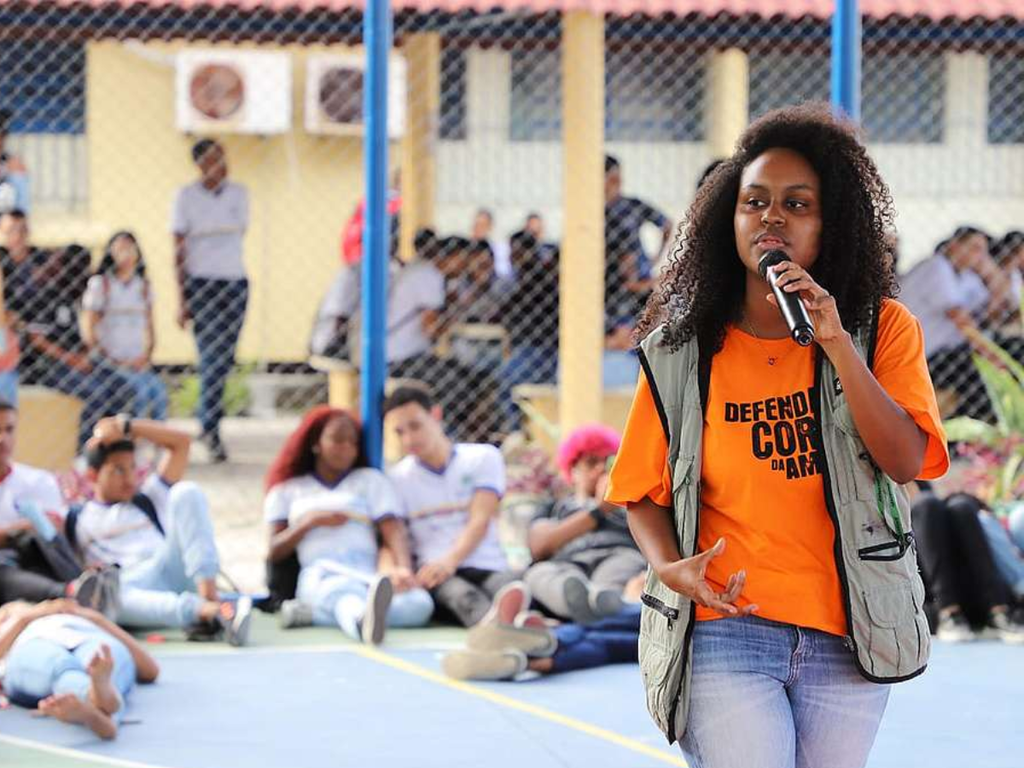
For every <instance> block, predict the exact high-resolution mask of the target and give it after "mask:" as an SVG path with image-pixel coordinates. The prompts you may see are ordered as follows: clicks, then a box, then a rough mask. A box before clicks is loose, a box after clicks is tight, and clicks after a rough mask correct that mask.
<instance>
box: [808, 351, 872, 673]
mask: <svg viewBox="0 0 1024 768" xmlns="http://www.w3.org/2000/svg"><path fill="white" fill-rule="evenodd" d="M821 367H822V352H821V349H820V348H819V349H818V350H817V354H816V355H815V360H814V394H813V396H812V397H811V407H812V408H813V409H814V422H815V429H816V432H817V434H816V438H817V441H818V457H819V458H820V460H821V479H822V490H823V491H824V493H825V508H826V509H828V516H829V517H830V518H831V519H832V528H833V531H834V532H835V539H834V541H833V543H832V556H833V559H834V560H835V563H836V572H837V573H838V575H839V586H840V587H841V588H842V591H843V604H844V607H845V609H846V611H845V613H846V634H845V635H844V636H843V644H844V645H845V646H846V647H847V648H848V649H849V650H850V653H852V654H853V660H854V663H855V664H856V665H857V669H859V670H860V671H861V673H864V672H865V671H866V670H865V669H864V667H863V666H862V665H861V663H860V659H859V658H858V656H857V643H856V641H855V640H854V639H853V619H852V613H853V603H852V601H851V600H850V580H849V577H848V576H847V575H846V560H844V559H843V531H842V526H840V524H839V513H838V512H836V500H835V498H834V497H833V496H832V473H831V471H830V470H829V466H828V454H826V452H825V437H824V435H823V433H822V430H821V408H822V405H823V397H822V395H821V391H822V390H821Z"/></svg>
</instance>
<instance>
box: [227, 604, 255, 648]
mask: <svg viewBox="0 0 1024 768" xmlns="http://www.w3.org/2000/svg"><path fill="white" fill-rule="evenodd" d="M222 622H223V624H224V634H225V636H226V639H227V641H228V644H229V645H233V646H234V647H235V648H241V647H242V646H243V645H247V644H248V643H249V628H250V626H251V625H252V598H251V597H249V596H248V595H242V596H241V597H240V598H238V601H237V602H236V603H235V610H234V613H233V614H232V615H231V620H230V621H228V620H227V619H222Z"/></svg>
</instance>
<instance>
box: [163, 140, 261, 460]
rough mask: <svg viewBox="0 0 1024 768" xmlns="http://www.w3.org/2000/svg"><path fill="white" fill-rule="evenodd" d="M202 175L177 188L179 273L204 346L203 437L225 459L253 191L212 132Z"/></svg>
mask: <svg viewBox="0 0 1024 768" xmlns="http://www.w3.org/2000/svg"><path fill="white" fill-rule="evenodd" d="M192 159H193V160H194V161H195V163H196V165H197V166H199V170H200V178H199V180H198V181H196V182H193V183H192V184H189V185H187V186H185V187H182V188H181V189H180V190H179V191H178V196H177V198H176V199H175V201H174V212H173V215H172V224H171V231H172V233H173V235H174V264H175V271H176V274H177V277H178V288H179V294H180V295H179V310H178V325H179V326H180V327H181V328H182V329H184V328H186V327H187V326H188V325H189V323H191V324H192V326H193V328H192V330H193V333H194V334H195V338H196V347H197V348H198V350H199V379H200V404H199V421H200V424H201V425H202V430H203V431H202V439H203V440H204V442H205V443H206V445H207V447H208V448H209V450H210V456H211V458H212V459H213V460H214V461H226V460H227V452H226V451H225V450H224V444H223V441H222V440H221V435H220V422H221V419H222V418H223V417H224V403H223V400H224V386H225V384H226V382H227V377H228V374H229V373H230V372H231V368H232V366H233V365H234V363H235V349H236V348H237V346H238V337H239V335H240V334H241V332H242V323H243V321H244V320H245V309H246V305H247V303H248V300H249V281H248V279H247V278H246V271H245V263H244V261H243V259H242V243H243V240H244V239H245V232H246V230H247V229H248V228H249V193H248V192H247V191H246V189H245V187H243V186H241V185H240V184H236V183H234V182H232V181H229V180H228V164H227V158H226V157H225V154H224V148H223V147H222V146H221V145H220V144H218V143H217V142H215V141H213V140H212V139H203V140H202V141H199V142H197V143H196V145H195V146H194V147H192Z"/></svg>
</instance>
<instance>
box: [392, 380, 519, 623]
mask: <svg viewBox="0 0 1024 768" xmlns="http://www.w3.org/2000/svg"><path fill="white" fill-rule="evenodd" d="M384 414H385V416H386V417H387V419H388V421H389V422H390V424H391V427H392V428H393V429H394V430H395V433H396V434H397V435H398V439H399V441H400V442H401V445H402V450H403V451H404V452H405V453H406V454H407V455H406V456H405V458H404V459H402V460H401V461H399V462H398V463H397V464H396V465H395V466H394V467H392V468H391V470H390V471H389V472H388V476H389V477H390V478H391V480H392V481H393V482H394V484H395V488H396V489H397V490H398V493H399V496H400V497H401V499H402V502H403V503H404V506H405V510H406V513H407V514H408V517H409V532H410V534H411V536H412V544H413V554H414V556H415V559H416V565H417V568H418V570H417V571H416V581H417V583H418V584H419V585H420V586H421V587H423V588H425V589H427V590H430V594H431V595H432V596H433V598H434V602H435V603H436V604H437V606H438V608H440V609H442V610H443V611H444V612H445V613H446V614H448V616H449V617H454V619H455V620H456V621H458V622H459V623H460V624H462V625H463V626H465V627H471V626H473V625H474V624H476V623H477V622H478V621H480V619H482V618H483V616H484V614H486V613H487V610H488V608H489V607H490V605H491V600H492V598H493V597H494V596H495V595H496V594H497V593H498V590H500V589H501V588H502V587H503V586H505V585H506V584H508V583H509V582H511V581H512V580H514V579H515V575H514V574H512V573H510V572H508V563H507V561H506V559H505V553H504V552H503V551H502V549H501V545H500V543H499V541H498V531H497V526H496V524H495V518H496V517H497V514H498V502H499V500H500V499H501V496H502V494H503V493H504V492H505V460H504V459H503V458H502V456H501V452H500V451H499V450H498V449H497V448H495V447H494V446H493V445H484V444H478V443H457V444H453V443H452V441H451V440H449V439H448V437H447V435H445V432H444V427H443V425H442V423H441V409H440V407H439V406H438V405H437V404H436V403H435V402H434V400H433V398H432V397H431V395H430V393H429V392H428V391H427V389H426V388H425V387H423V386H404V387H399V388H398V389H396V390H395V391H394V392H393V393H392V394H391V396H390V397H388V398H387V400H386V402H385V403H384Z"/></svg>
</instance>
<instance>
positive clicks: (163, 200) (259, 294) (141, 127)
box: [86, 41, 395, 363]
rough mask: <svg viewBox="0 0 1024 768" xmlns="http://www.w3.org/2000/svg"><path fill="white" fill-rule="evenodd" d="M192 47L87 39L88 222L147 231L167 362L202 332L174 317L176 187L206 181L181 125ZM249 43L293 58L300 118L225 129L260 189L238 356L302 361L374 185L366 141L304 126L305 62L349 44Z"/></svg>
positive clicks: (228, 144) (238, 176) (235, 168)
mask: <svg viewBox="0 0 1024 768" xmlns="http://www.w3.org/2000/svg"><path fill="white" fill-rule="evenodd" d="M182 47H183V44H181V43H172V44H165V43H151V44H150V43H147V44H145V45H142V44H138V45H137V44H134V43H130V44H125V43H121V42H116V41H102V42H92V43H89V44H88V46H87V88H88V91H87V109H88V114H87V125H86V128H87V140H88V156H89V204H90V211H89V219H90V221H89V228H90V231H92V230H103V231H106V232H113V231H114V230H116V229H120V228H126V229H131V230H133V231H135V233H136V234H137V235H138V237H139V238H140V241H141V244H142V248H143V251H144V254H145V256H146V260H147V264H148V268H149V271H150V274H151V276H152V279H153V287H154V291H155V295H156V321H157V339H158V345H157V350H156V358H157V361H158V362H165V363H166V362H184V361H191V360H193V359H194V357H195V350H194V345H193V342H192V337H191V334H188V333H184V332H182V331H180V330H178V328H177V326H176V325H175V322H174V318H175V313H176V310H177V290H176V287H175V283H174V273H173V251H172V243H171V235H170V214H171V206H172V203H173V199H174V194H175V191H176V190H177V188H178V187H179V186H181V185H183V184H186V183H188V182H190V181H192V180H194V179H195V178H196V169H195V167H194V166H193V164H192V160H191V156H190V152H189V150H190V147H191V146H192V144H193V142H194V141H195V140H196V139H197V138H198V137H195V136H189V135H185V134H183V133H180V132H179V131H178V130H177V129H176V128H175V124H174V104H175V94H174V66H173V64H174V59H173V54H174V52H175V51H177V50H180V49H181V48H182ZM203 47H210V46H207V45H204V46H203ZM236 47H237V46H236ZM241 47H244V48H250V49H256V50H261V49H262V50H285V51H287V52H289V53H290V54H291V55H292V74H293V88H292V100H293V114H292V131H291V133H288V134H284V135H278V136H272V137H268V138H260V137H256V136H236V135H219V136H217V138H218V139H219V140H220V141H221V142H222V143H223V145H224V147H225V148H226V150H227V155H228V163H229V166H230V174H231V178H232V179H234V180H235V181H237V182H239V183H242V184H244V185H245V186H246V187H248V189H249V196H250V219H251V223H250V228H249V232H248V235H247V237H246V240H245V261H246V265H247V268H248V272H249V278H250V281H251V290H250V303H249V311H248V314H247V318H246V323H245V328H244V330H243V333H242V339H241V346H240V350H239V358H240V359H241V360H274V361H286V360H303V359H305V358H306V356H307V344H308V340H309V332H310V327H311V322H312V319H313V316H314V314H315V311H316V307H317V305H318V303H319V301H320V298H321V296H322V295H323V293H324V291H325V289H326V286H327V284H328V282H329V281H330V279H331V276H332V275H333V274H334V272H335V270H336V269H337V268H338V266H339V238H340V232H341V228H342V226H343V224H344V222H345V220H346V219H347V218H348V216H349V215H350V214H351V212H352V209H353V207H354V205H355V204H356V202H357V201H358V200H359V199H360V198H361V196H362V183H363V182H362V179H363V152H362V139H361V137H333V136H332V137H325V136H315V135H311V134H308V133H306V131H305V129H304V127H303V98H304V88H305V61H306V57H307V56H309V55H310V54H314V53H324V52H340V51H343V50H345V49H342V48H337V47H335V48H329V47H326V46H309V47H306V46H284V47H281V46H274V47H272V48H271V47H266V48H261V47H260V46H255V45H247V46H241ZM392 152H394V150H392ZM392 156H393V157H394V156H395V155H394V154H393V155H392Z"/></svg>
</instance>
